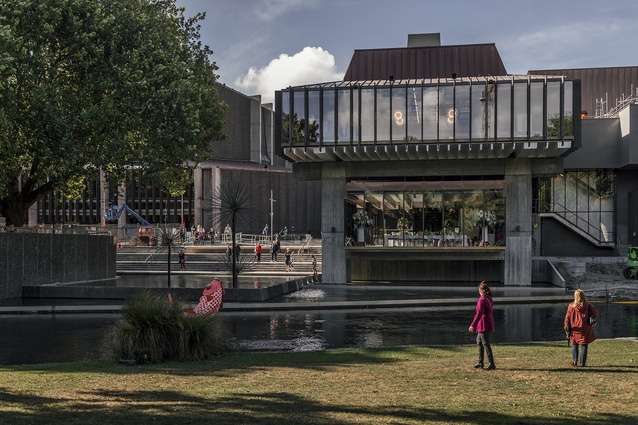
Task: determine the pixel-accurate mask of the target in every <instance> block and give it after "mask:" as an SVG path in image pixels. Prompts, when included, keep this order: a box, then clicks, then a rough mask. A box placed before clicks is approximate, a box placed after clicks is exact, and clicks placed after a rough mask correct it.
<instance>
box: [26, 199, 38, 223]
mask: <svg viewBox="0 0 638 425" xmlns="http://www.w3.org/2000/svg"><path fill="white" fill-rule="evenodd" d="M37 225H38V203H37V202H35V203H34V204H33V205H31V206H30V207H29V211H28V212H27V226H31V227H33V226H37Z"/></svg>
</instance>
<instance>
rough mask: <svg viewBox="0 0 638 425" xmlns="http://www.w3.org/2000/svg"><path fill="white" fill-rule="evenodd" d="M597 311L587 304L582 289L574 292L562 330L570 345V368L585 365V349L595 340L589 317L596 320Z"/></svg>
mask: <svg viewBox="0 0 638 425" xmlns="http://www.w3.org/2000/svg"><path fill="white" fill-rule="evenodd" d="M598 315H599V313H598V310H597V309H596V307H594V306H593V304H590V303H589V302H587V297H585V293H584V292H583V290H582V289H577V290H576V291H575V292H574V301H573V302H572V303H570V304H569V306H568V307H567V313H566V314H565V323H564V329H565V332H566V333H567V336H568V338H569V340H570V342H571V343H572V366H578V367H585V365H586V364H587V347H588V345H589V343H590V342H594V341H595V340H596V334H594V329H593V327H592V325H591V324H590V323H589V317H590V316H593V317H595V318H598ZM579 345H580V363H579V362H578V346H579Z"/></svg>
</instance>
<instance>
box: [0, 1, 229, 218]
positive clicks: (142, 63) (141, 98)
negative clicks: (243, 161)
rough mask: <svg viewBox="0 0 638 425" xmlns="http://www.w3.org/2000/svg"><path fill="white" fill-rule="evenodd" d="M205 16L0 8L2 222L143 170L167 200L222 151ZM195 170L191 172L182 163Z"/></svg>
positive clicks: (12, 4) (116, 6) (163, 7)
mask: <svg viewBox="0 0 638 425" xmlns="http://www.w3.org/2000/svg"><path fill="white" fill-rule="evenodd" d="M203 18H204V15H202V14H198V15H196V16H194V17H192V18H188V17H186V16H185V15H184V10H183V8H178V7H177V6H176V5H175V0H47V1H42V0H0V153H1V154H0V214H2V215H4V216H5V217H6V218H7V223H8V224H13V225H22V224H23V219H24V216H25V212H26V211H27V210H28V208H29V207H30V206H31V205H32V204H33V203H35V202H37V200H38V199H40V198H41V197H42V196H44V195H45V194H47V193H49V192H51V191H53V190H57V191H60V192H62V193H64V194H66V195H67V196H68V197H75V196H78V195H79V193H80V192H81V191H82V190H84V188H85V185H84V181H85V179H86V178H87V177H94V176H95V173H96V171H97V170H101V171H103V172H104V173H106V175H107V177H109V178H115V179H118V180H119V181H122V180H123V178H124V176H125V172H126V170H127V169H130V168H131V167H134V168H136V169H141V170H143V172H144V173H145V177H146V178H148V179H149V181H154V182H155V183H158V184H160V186H161V187H163V188H165V189H166V190H169V191H171V192H173V193H175V192H176V191H179V190H180V188H183V187H184V182H185V181H184V180H185V178H187V176H188V173H187V172H185V171H184V166H185V164H187V163H190V164H191V165H192V164H193V163H196V162H198V161H200V160H203V159H206V158H207V157H209V155H210V142H211V141H212V140H220V139H222V138H223V137H224V136H223V134H222V125H223V119H224V115H225V111H226V107H225V105H224V104H223V103H222V102H220V101H219V98H218V96H217V92H216V88H215V83H216V80H217V76H216V75H215V73H214V72H215V71H216V69H217V67H216V65H215V63H214V62H211V61H210V56H211V54H212V51H211V50H210V49H209V48H208V46H204V45H202V44H201V41H200V34H199V22H200V21H201V20H202V19H203ZM189 161H191V162H189Z"/></svg>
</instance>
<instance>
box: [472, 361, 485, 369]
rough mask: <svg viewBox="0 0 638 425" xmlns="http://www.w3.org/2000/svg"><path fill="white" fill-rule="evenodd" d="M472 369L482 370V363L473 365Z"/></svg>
mask: <svg viewBox="0 0 638 425" xmlns="http://www.w3.org/2000/svg"><path fill="white" fill-rule="evenodd" d="M474 369H483V363H480V362H479V363H477V364H475V365H474Z"/></svg>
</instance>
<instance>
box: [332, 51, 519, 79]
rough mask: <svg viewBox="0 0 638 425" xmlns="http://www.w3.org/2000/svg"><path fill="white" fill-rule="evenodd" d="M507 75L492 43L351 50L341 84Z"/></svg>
mask: <svg viewBox="0 0 638 425" xmlns="http://www.w3.org/2000/svg"><path fill="white" fill-rule="evenodd" d="M488 75H507V71H506V70H505V66H504V65H503V61H502V60H501V56H500V54H499V53H498V50H497V49H496V46H495V45H494V44H469V45H459V46H432V47H409V48H400V49H396V48H392V49H366V50H355V51H354V54H353V56H352V59H351V60H350V65H349V66H348V70H347V71H346V75H345V76H344V78H343V80H344V81H366V80H368V81H369V80H392V79H394V80H407V79H422V78H452V77H453V76H456V77H481V76H488Z"/></svg>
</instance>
